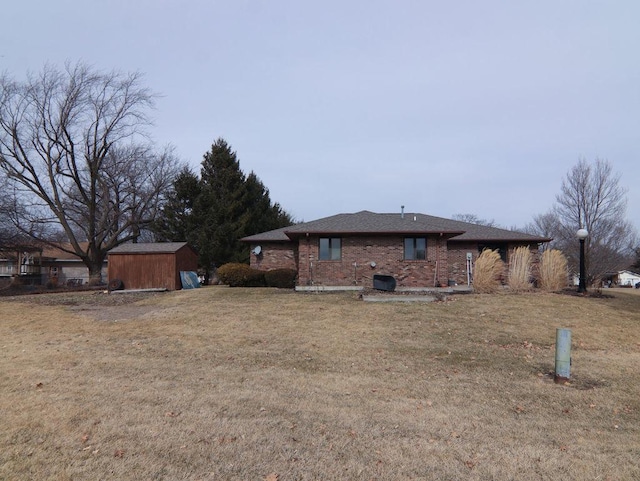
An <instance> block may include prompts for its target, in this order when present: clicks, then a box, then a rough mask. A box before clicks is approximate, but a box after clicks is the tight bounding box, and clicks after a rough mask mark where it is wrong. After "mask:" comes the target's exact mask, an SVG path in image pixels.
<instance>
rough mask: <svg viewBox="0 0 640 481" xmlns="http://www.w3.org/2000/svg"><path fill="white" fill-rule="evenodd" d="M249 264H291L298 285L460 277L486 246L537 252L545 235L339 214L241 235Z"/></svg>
mask: <svg viewBox="0 0 640 481" xmlns="http://www.w3.org/2000/svg"><path fill="white" fill-rule="evenodd" d="M241 240H242V241H243V242H246V243H247V244H249V246H250V249H251V256H250V257H251V267H254V268H257V269H261V270H271V269H277V268H290V269H295V270H297V272H298V281H297V286H298V289H300V290H304V289H308V288H314V287H315V288H321V287H325V286H326V287H329V286H331V287H337V286H339V287H359V288H362V287H372V286H373V276H374V275H375V274H380V275H388V276H393V277H394V278H395V279H396V282H397V286H398V288H412V287H414V288H420V287H421V288H426V287H444V286H447V285H452V284H454V283H456V284H459V285H463V284H464V285H466V284H468V283H469V282H470V280H471V275H472V271H473V263H474V262H475V260H476V258H477V257H478V255H479V254H480V252H482V251H483V250H484V249H497V250H498V251H499V252H500V255H501V257H502V259H503V260H504V261H505V262H507V263H508V262H509V256H510V255H511V253H512V252H513V250H514V249H515V248H516V247H520V246H528V247H529V248H530V249H531V250H532V251H534V252H537V251H538V247H539V245H540V244H542V243H544V242H549V241H550V240H551V239H548V238H544V237H537V236H534V235H530V234H524V233H521V232H515V231H510V230H506V229H498V228H495V227H486V226H482V225H477V224H470V223H467V222H461V221H456V220H450V219H445V218H441V217H434V216H430V215H424V214H405V213H397V214H377V213H374V212H369V211H362V212H357V213H353V214H338V215H334V216H331V217H325V218H323V219H318V220H315V221H311V222H304V223H301V224H296V225H292V226H289V227H284V228H281V229H276V230H272V231H268V232H263V233H260V234H256V235H252V236H249V237H245V238H243V239H241Z"/></svg>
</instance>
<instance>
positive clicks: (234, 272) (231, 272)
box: [217, 262, 266, 287]
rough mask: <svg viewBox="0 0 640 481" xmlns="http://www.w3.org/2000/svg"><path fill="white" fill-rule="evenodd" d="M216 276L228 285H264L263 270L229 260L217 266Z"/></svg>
mask: <svg viewBox="0 0 640 481" xmlns="http://www.w3.org/2000/svg"><path fill="white" fill-rule="evenodd" d="M217 275H218V278H219V279H220V282H222V283H223V284H227V285H229V286H230V287H265V285H266V284H265V280H264V271H260V270H258V269H253V268H252V267H250V266H249V265H247V264H239V263H234V262H230V263H229V264H224V265H222V266H220V267H219V268H218V271H217Z"/></svg>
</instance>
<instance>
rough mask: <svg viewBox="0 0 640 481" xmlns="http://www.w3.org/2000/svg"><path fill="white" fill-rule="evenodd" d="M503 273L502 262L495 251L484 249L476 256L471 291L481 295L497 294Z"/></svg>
mask: <svg viewBox="0 0 640 481" xmlns="http://www.w3.org/2000/svg"><path fill="white" fill-rule="evenodd" d="M503 273H504V262H502V259H500V254H499V253H498V251H497V250H491V249H485V250H483V251H482V253H481V254H480V255H479V256H478V258H477V259H476V262H475V266H474V270H473V289H474V290H475V291H476V292H478V293H481V294H490V293H494V292H497V291H498V289H499V288H500V285H501V278H502V275H503Z"/></svg>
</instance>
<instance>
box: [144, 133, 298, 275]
mask: <svg viewBox="0 0 640 481" xmlns="http://www.w3.org/2000/svg"><path fill="white" fill-rule="evenodd" d="M291 224H293V220H292V218H291V216H290V215H289V214H288V213H287V212H285V211H284V210H283V209H282V207H281V206H280V205H279V204H278V203H273V202H272V201H271V198H270V196H269V190H268V189H267V188H266V187H265V186H264V184H263V183H262V182H261V181H260V179H259V178H258V176H257V175H256V174H255V173H253V172H251V173H250V174H249V175H248V176H247V175H245V174H244V173H243V172H242V170H241V169H240V162H239V160H238V157H237V154H236V153H235V152H234V151H233V150H232V149H231V146H230V145H229V144H228V143H227V142H226V141H225V140H224V139H222V138H219V139H218V140H216V141H215V143H214V144H213V145H212V146H211V150H210V151H209V152H207V153H206V154H205V155H204V157H203V160H202V165H201V169H200V179H197V177H196V176H195V174H194V173H193V172H191V171H183V172H182V173H181V174H180V175H179V176H178V177H177V179H176V182H175V185H174V189H173V192H172V194H171V196H170V199H169V202H168V203H167V205H166V206H165V209H164V210H163V212H162V216H161V217H160V219H159V220H158V221H157V222H156V224H155V232H156V235H157V237H158V239H162V240H173V241H178V240H187V241H188V242H190V243H191V244H192V245H193V246H194V247H195V248H196V249H197V250H198V253H199V256H200V258H199V262H200V266H201V267H203V268H204V269H205V270H206V271H207V272H208V271H209V270H211V269H212V268H213V267H217V266H221V265H222V264H226V263H228V262H247V261H248V260H249V252H248V249H247V246H246V244H243V243H241V242H240V239H241V238H243V237H246V236H249V235H253V234H257V233H259V232H264V231H267V230H272V229H277V228H280V227H285V226H287V225H291Z"/></svg>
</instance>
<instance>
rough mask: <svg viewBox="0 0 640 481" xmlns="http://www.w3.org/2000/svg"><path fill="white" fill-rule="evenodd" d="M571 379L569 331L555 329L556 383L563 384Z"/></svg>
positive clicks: (554, 378)
mask: <svg viewBox="0 0 640 481" xmlns="http://www.w3.org/2000/svg"><path fill="white" fill-rule="evenodd" d="M570 377H571V329H560V328H559V329H556V374H555V376H554V377H553V380H554V381H555V382H556V383H565V382H567V381H569V378H570Z"/></svg>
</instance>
